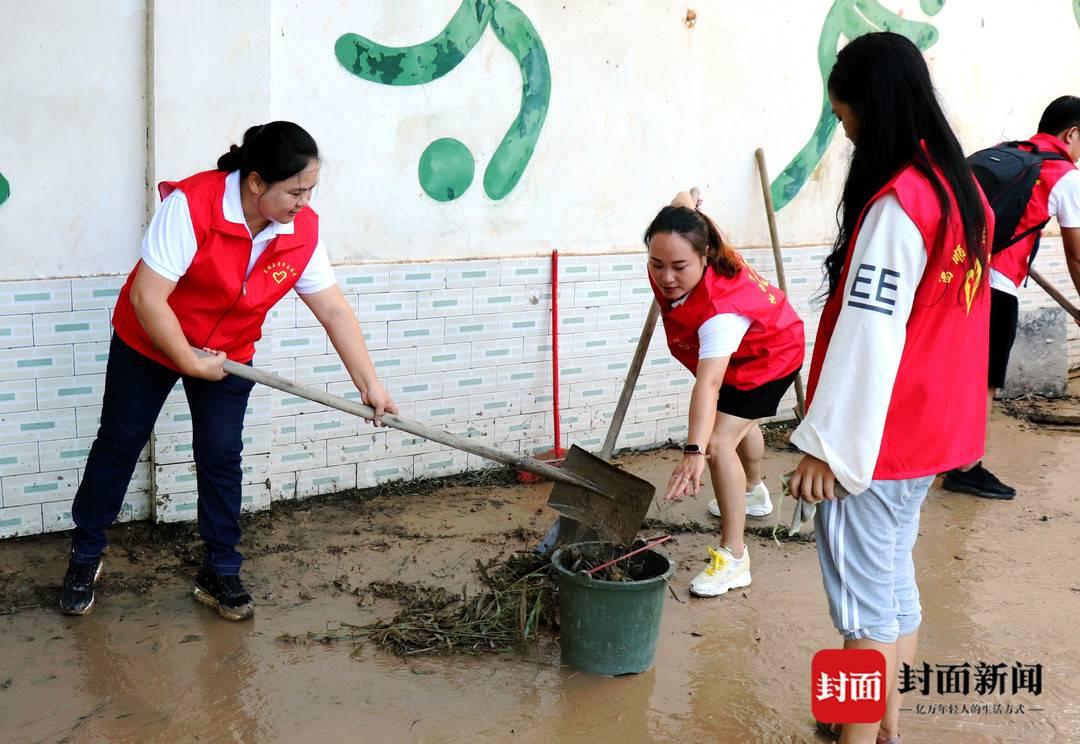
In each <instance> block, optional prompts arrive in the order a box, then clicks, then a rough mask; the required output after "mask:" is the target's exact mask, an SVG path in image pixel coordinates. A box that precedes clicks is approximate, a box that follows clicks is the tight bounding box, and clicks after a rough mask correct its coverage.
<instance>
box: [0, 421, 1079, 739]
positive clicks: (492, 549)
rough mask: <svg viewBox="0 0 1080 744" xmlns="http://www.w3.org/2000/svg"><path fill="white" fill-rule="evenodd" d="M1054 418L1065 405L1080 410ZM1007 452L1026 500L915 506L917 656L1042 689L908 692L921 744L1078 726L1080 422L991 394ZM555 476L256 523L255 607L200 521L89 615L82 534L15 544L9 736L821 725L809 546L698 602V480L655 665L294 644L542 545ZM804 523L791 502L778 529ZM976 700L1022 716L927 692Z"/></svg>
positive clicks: (785, 551)
mask: <svg viewBox="0 0 1080 744" xmlns="http://www.w3.org/2000/svg"><path fill="white" fill-rule="evenodd" d="M1055 410H1057V411H1058V412H1060V413H1062V414H1063V415H1071V414H1072V413H1077V412H1080V405H1078V404H1077V402H1076V401H1073V402H1072V403H1069V404H1064V405H1063V404H1058V405H1057V407H1056V408H1055ZM1014 411H1015V409H1014ZM771 444H772V447H771V449H770V452H769V453H768V455H767V458H766V473H767V481H766V482H767V483H768V484H769V485H770V487H771V488H773V489H774V492H775V491H779V487H778V482H779V475H780V474H781V473H783V472H786V471H787V470H790V469H791V467H792V466H793V465H794V463H795V462H796V458H797V455H795V454H794V453H792V452H790V451H785V450H784V449H783V440H782V437H772V438H771ZM990 452H991V455H990V457H989V459H988V464H989V465H990V466H991V467H992V469H993V470H994V471H995V472H997V473H998V474H999V475H1000V476H1001V477H1002V478H1003V479H1004V480H1005V481H1007V482H1010V483H1013V484H1015V485H1016V486H1017V487H1018V488H1019V489H1020V492H1021V494H1020V496H1019V497H1018V498H1017V499H1016V500H1015V501H1012V502H991V501H985V500H982V499H976V498H973V497H968V496H963V495H958V494H953V493H949V492H946V491H943V490H941V489H940V488H939V487H937V486H935V488H934V489H933V490H932V491H931V493H930V496H929V497H928V500H927V504H926V506H925V508H924V510H923V521H922V528H921V537H920V539H919V543H918V545H917V547H916V565H917V568H918V575H919V581H920V586H921V590H922V596H923V604H924V625H923V631H922V646H921V647H920V652H919V656H918V659H919V660H925V661H927V662H928V663H929V664H930V665H931V667H933V666H934V665H938V664H963V663H965V662H967V663H969V664H971V665H975V664H976V663H978V662H986V663H990V664H993V663H1005V664H1008V665H1010V666H1011V665H1013V664H1014V662H1017V661H1019V662H1022V663H1024V664H1041V665H1042V670H1043V671H1042V691H1041V694H1040V695H1038V696H1034V695H1032V694H1031V693H1029V692H1022V693H1020V694H1017V695H1013V694H1012V692H1011V690H1006V694H1005V695H997V696H979V695H977V694H975V692H974V689H973V690H972V692H971V693H970V694H968V695H959V694H953V695H939V694H937V693H936V692H934V693H933V694H931V695H929V696H927V697H923V696H920V695H909V696H908V697H907V705H908V706H909V707H911V708H912V710H909V711H907V712H905V713H904V714H903V715H904V718H903V733H904V736H905V741H906V742H908V744H912V743H917V742H1028V741H1030V742H1048V741H1080V633H1078V632H1077V629H1076V628H1077V618H1078V617H1080V558H1078V557H1077V552H1076V551H1077V545H1080V488H1078V484H1080V478H1078V477H1077V471H1078V469H1080V427H1075V426H1070V425H1069V424H1067V423H1061V422H1057V423H1053V424H1046V425H1042V424H1035V423H1032V422H1031V421H1024V420H1020V419H1016V418H1013V417H1010V416H1007V415H1006V414H1005V413H1004V412H1003V411H1002V410H1000V409H999V410H997V411H995V414H994V417H993V421H992V432H991V437H990ZM676 457H677V453H675V452H672V451H663V450H662V451H657V452H653V453H648V454H639V455H632V456H626V457H623V458H621V459H620V461H619V462H620V464H621V465H623V466H624V467H626V468H627V469H628V470H630V471H632V472H634V473H636V474H638V475H641V476H643V477H645V478H649V479H651V480H652V481H653V482H655V483H656V484H658V485H662V484H664V483H666V481H667V478H668V475H669V474H670V469H671V467H672V464H673V462H674V460H675V458H676ZM548 488H549V486H546V485H543V484H541V485H531V486H520V485H509V486H508V485H505V484H503V485H494V486H492V485H488V486H484V485H457V486H453V487H447V488H442V489H439V490H431V491H427V492H424V493H415V492H409V490H408V489H400V488H391V489H384V490H383V491H382V493H380V494H376V495H374V496H373V495H371V494H366V495H356V494H351V495H347V496H344V497H339V498H330V499H321V500H318V501H308V502H302V503H300V504H294V505H289V506H288V507H286V508H277V509H275V510H273V511H271V512H269V513H266V514H260V515H257V516H253V517H251V518H249V519H248V520H247V522H246V528H245V535H244V542H243V544H242V546H241V547H242V549H243V551H244V552H245V554H246V555H247V558H248V561H247V563H246V564H245V572H246V577H247V580H248V583H249V587H250V588H251V590H252V593H253V595H254V596H255V597H256V598H257V613H256V618H255V620H254V621H253V622H248V623H240V624H233V623H228V622H225V621H222V620H220V619H218V618H217V616H216V615H214V614H213V613H212V612H211V611H210V610H209V609H208V608H206V607H204V606H202V605H199V604H196V603H195V602H194V601H193V600H192V599H191V596H190V589H191V586H192V580H193V577H194V573H195V570H196V567H197V562H198V560H199V557H200V552H199V551H200V545H199V542H198V540H197V539H196V538H195V534H194V531H193V530H192V529H191V528H190V527H189V526H158V527H155V526H151V525H148V524H134V525H124V526H118V527H116V528H114V529H113V530H112V532H111V539H112V548H111V550H110V552H109V554H108V556H107V558H106V566H105V575H104V576H103V578H102V580H101V582H100V584H99V587H100V588H99V593H98V606H97V608H96V609H95V611H94V612H93V613H92V614H91V615H89V616H87V617H85V618H67V617H64V616H62V615H60V614H59V612H58V611H57V610H56V609H55V607H56V597H57V595H56V585H57V583H58V582H59V580H60V578H61V577H62V574H63V572H64V567H65V561H66V544H67V542H66V538H65V536H63V535H46V536H42V537H35V538H28V539H19V540H7V541H3V542H0V613H2V614H0V741H3V742H37V741H44V742H52V741H69V742H99V741H109V742H128V741H130V742H152V741H167V742H172V741H245V742H276V741H283V742H293V741H364V742H543V743H544V744H561V743H562V742H578V741H588V742H599V743H603V742H619V743H620V744H636V743H638V742H642V743H644V742H675V741H687V742H706V741H708V742H757V741H776V742H788V741H807V742H809V741H816V739H815V737H814V735H813V733H812V719H811V716H810V707H809V695H810V693H809V686H810V660H811V657H812V656H813V654H814V652H815V651H817V650H819V649H821V648H826V647H834V646H836V645H838V638H837V636H836V634H835V632H834V631H833V630H832V628H831V626H830V624H829V620H828V613H827V610H826V604H825V599H824V595H823V593H822V589H821V585H820V573H819V569H818V563H817V556H816V551H815V549H814V546H813V545H812V544H808V543H799V542H787V543H783V544H777V543H774V542H773V541H771V540H769V539H768V538H766V537H761V536H751V537H749V538H748V545H749V550H750V552H751V556H752V561H753V577H754V583H753V586H752V587H751V588H748V589H746V590H742V591H738V592H733V593H732V594H729V595H728V596H726V597H723V598H720V599H714V600H697V599H690V598H688V597H687V591H686V587H687V584H688V582H689V580H690V578H691V577H692V576H693V575H694V574H695V573H696V572H697V571H699V570H700V569H701V568H702V567H703V566H704V565H705V563H706V558H707V553H706V546H708V545H709V544H710V542H711V540H712V537H711V535H710V534H709V532H708V529H707V528H708V527H712V526H715V523H714V522H713V521H712V520H711V518H710V517H708V516H707V514H706V513H705V503H706V501H707V499H708V498H710V494H708V492H707V491H704V492H703V493H702V495H701V496H700V497H699V498H698V499H696V500H694V499H690V500H687V501H684V502H683V503H680V504H677V505H674V506H667V507H663V508H657V507H656V505H655V504H654V507H653V513H652V514H651V516H652V517H653V518H654V519H659V520H661V521H663V522H669V523H676V524H681V525H684V526H689V527H693V526H694V525H699V526H698V527H697V528H696V529H698V530H701V531H684V532H680V534H677V536H676V537H675V539H673V540H671V541H670V542H668V543H667V544H666V545H665V546H664V548H665V550H666V551H667V552H668V553H669V554H670V555H671V556H672V557H673V558H674V559H676V560H677V562H678V565H679V569H678V572H677V573H676V576H675V578H674V580H673V582H672V587H673V589H674V594H673V595H670V594H669V596H668V597H667V599H666V605H665V609H664V618H663V625H662V628H661V633H660V639H659V643H658V652H657V662H656V665H655V667H654V668H653V669H651V670H650V671H648V672H646V673H644V674H641V675H637V676H631V677H623V678H602V677H594V676H590V675H587V674H582V673H579V672H576V671H575V670H573V669H571V668H567V667H563V666H561V665H560V663H559V649H558V644H557V643H556V642H555V641H554V639H553V638H552V637H548V636H545V638H544V640H543V641H542V642H541V643H540V644H538V645H537V646H536V647H534V648H532V649H530V651H529V652H528V653H526V654H514V653H508V654H500V655H484V656H476V657H471V656H454V657H449V658H426V657H425V658H406V659H403V658H399V657H395V656H392V655H389V654H387V653H384V652H380V651H378V650H377V649H373V648H370V647H365V648H363V649H361V650H360V651H359V652H357V653H355V654H354V653H352V652H353V650H354V648H353V645H352V644H350V643H334V644H325V645H324V644H318V643H313V644H299V645H297V644H288V643H283V642H281V641H280V640H278V638H279V636H281V635H282V634H294V635H304V634H306V633H307V632H308V631H321V630H324V629H326V628H334V627H337V626H338V624H339V623H342V622H345V623H352V624H363V623H367V622H371V621H374V620H380V619H386V618H389V617H390V616H392V615H393V614H394V613H395V612H396V611H397V610H398V605H397V603H396V602H394V601H393V600H390V599H380V598H375V597H373V596H372V594H371V592H369V591H368V586H369V584H370V583H371V582H373V581H406V582H424V583H434V584H442V585H445V586H446V587H447V588H450V589H454V590H457V589H460V588H461V587H462V586H464V585H471V586H475V584H476V578H475V574H474V573H473V570H472V567H473V566H474V564H475V561H476V560H477V559H481V560H484V561H487V560H495V559H498V558H501V557H505V556H507V555H508V554H509V553H511V552H512V551H515V550H520V549H525V548H528V547H530V546H531V545H533V544H534V543H535V541H536V540H537V539H538V538H539V536H540V535H541V533H542V531H543V530H544V529H545V528H546V527H547V526H548V524H549V523H550V522H551V519H552V513H551V512H549V511H548V510H547V509H546V508H545V507H544V501H545V499H546V495H547V491H548ZM789 514H790V503H788V504H784V508H783V518H784V519H785V521H786V519H787V517H788V515H789ZM776 516H777V515H776V513H774V515H773V516H772V517H769V518H766V519H764V520H758V521H753V520H751V521H752V522H754V523H755V524H757V525H759V526H760V525H761V524H766V525H768V524H772V523H773V521H774V520H775V519H776ZM654 532H655V530H650V534H652V533H654ZM973 684H974V682H973ZM965 702H967V703H988V702H989V703H995V702H997V703H1002V704H1010V703H1011V704H1012V705H1013V706H1014V708H1015V706H1017V705H1018V704H1023V706H1024V711H1023V713H1018V712H1013V713H1012V714H1005V713H999V714H993V713H990V714H973V713H970V712H968V713H963V712H960V711H953V712H949V711H947V710H946V711H945V712H936V711H935V712H926V709H925V706H928V705H934V704H949V703H953V704H958V705H959V704H962V703H965ZM919 706H923V707H922V708H920V709H916V708H917V707H919Z"/></svg>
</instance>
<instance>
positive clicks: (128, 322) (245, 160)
mask: <svg viewBox="0 0 1080 744" xmlns="http://www.w3.org/2000/svg"><path fill="white" fill-rule="evenodd" d="M318 181H319V150H318V147H317V146H316V144H315V140H314V139H312V137H311V135H309V134H308V133H307V132H306V131H304V130H303V129H302V128H301V127H299V126H297V125H296V124H293V123H291V122H286V121H275V122H271V123H269V124H265V125H262V126H256V127H252V128H251V129H249V130H248V131H247V132H245V134H244V140H243V144H242V145H240V146H239V147H237V146H235V145H233V146H232V147H231V148H230V149H229V152H227V153H225V154H224V155H222V156H221V157H220V158H219V159H218V161H217V169H216V170H212V171H206V172H203V173H197V174H196V175H194V176H191V177H189V178H186V179H184V180H183V181H179V182H175V183H163V184H162V185H161V186H160V191H161V194H162V197H163V201H162V203H161V206H160V207H159V208H158V210H157V212H156V213H155V214H154V217H153V219H152V220H151V222H150V226H149V228H148V229H147V231H146V236H145V237H144V239H143V243H142V251H141V256H142V257H141V260H140V261H139V262H138V263H137V264H136V266H135V268H134V269H133V270H132V272H131V274H130V276H128V280H127V283H126V284H125V285H124V287H123V289H122V290H121V291H120V297H119V299H118V300H117V304H116V309H115V311H114V313H113V327H114V334H113V338H112V343H111V345H110V347H109V361H108V365H107V368H106V372H105V394H104V400H103V402H102V410H101V427H100V429H99V430H98V435H97V439H96V440H95V441H94V444H93V446H92V447H91V449H90V455H89V459H88V461H87V463H86V469H85V470H84V472H83V479H82V483H81V484H80V486H79V490H78V492H77V493H76V495H75V501H74V504H73V505H72V508H71V515H72V519H73V520H74V522H75V530H74V536H73V539H72V547H71V558H70V562H69V564H68V570H67V574H66V575H65V576H64V584H63V589H62V591H61V596H60V607H61V609H63V611H64V612H65V613H67V614H69V615H85V614H86V613H87V612H89V611H90V610H91V609H93V606H94V583H95V581H96V580H97V578H98V577H99V576H100V575H101V569H102V553H103V552H104V551H105V548H106V545H107V540H106V537H105V528H106V527H108V526H109V525H110V524H112V522H113V521H114V520H115V519H116V516H117V514H118V513H119V511H120V508H121V506H122V504H123V500H124V493H125V491H126V490H127V485H128V482H129V481H130V480H131V475H132V472H133V471H134V469H135V463H136V461H137V460H138V457H139V453H140V451H141V450H142V449H143V447H144V446H145V445H146V442H147V440H148V438H149V436H150V432H151V430H152V429H153V427H154V422H155V420H156V419H157V416H158V413H159V412H160V411H161V407H162V405H163V404H164V402H165V398H166V397H167V396H168V395H169V392H170V391H171V390H172V388H173V386H174V385H175V384H176V382H177V380H183V383H184V391H185V393H186V394H187V399H188V405H189V407H190V408H191V421H192V426H193V434H192V444H193V449H194V455H195V466H196V471H197V478H198V489H199V501H198V523H199V532H200V534H201V535H202V538H203V541H204V543H205V546H206V557H205V560H204V562H203V565H202V568H201V569H200V570H199V573H198V576H197V577H196V579H195V597H196V599H198V600H199V601H201V602H203V603H205V604H208V605H210V606H212V607H214V608H215V609H216V610H217V611H218V613H219V614H220V615H221V616H222V617H224V618H226V619H228V620H243V619H245V618H248V617H251V615H252V614H253V612H254V606H253V603H252V600H251V596H250V595H249V594H248V592H247V590H246V589H245V588H244V585H243V583H242V582H241V581H240V576H239V574H240V563H241V561H242V560H243V559H242V556H241V555H240V553H239V552H237V550H236V546H237V543H239V541H240V521H239V517H240V498H241V482H242V472H241V468H240V462H241V450H242V448H243V445H242V441H241V434H242V431H243V425H244V412H245V410H246V409H247V401H248V394H249V393H250V391H251V388H252V386H253V383H252V382H249V381H246V380H242V379H240V378H237V377H232V376H228V375H226V374H225V372H224V370H223V365H224V363H225V360H226V359H231V360H233V361H236V362H241V363H247V364H250V363H251V359H252V357H253V356H254V354H255V342H256V341H258V340H259V338H260V337H261V335H262V332H261V328H262V324H263V321H264V320H265V318H266V314H267V312H269V311H270V309H271V308H272V307H273V306H274V304H275V303H276V302H277V301H278V300H280V299H281V298H282V297H284V296H285V294H286V293H287V292H288V291H289V290H290V289H295V290H296V292H297V294H299V295H300V298H301V299H302V300H303V301H304V302H305V304H307V306H308V307H309V308H311V311H312V313H313V314H314V315H315V317H316V318H318V320H319V322H320V323H322V325H323V327H324V328H325V329H326V332H327V334H328V335H329V337H330V340H331V342H333V344H334V348H335V349H337V351H338V353H339V354H340V355H341V358H342V361H343V362H344V364H345V367H346V368H347V369H348V371H349V374H350V375H351V376H352V379H353V381H354V383H355V384H356V387H357V388H358V389H359V390H360V394H361V396H362V398H363V399H364V402H365V403H367V404H368V405H370V406H372V407H373V408H374V409H375V423H376V424H378V423H380V416H381V415H382V414H383V412H386V411H388V412H391V413H395V412H396V408H395V406H394V402H393V401H392V400H391V398H390V395H389V394H388V393H387V392H386V390H385V389H384V388H383V386H382V385H381V384H380V383H379V380H378V378H377V377H376V375H375V369H374V367H373V366H372V363H371V359H370V357H369V356H368V352H367V347H366V346H365V344H364V337H363V335H362V334H361V332H360V326H359V323H358V322H357V320H356V314H355V313H354V312H353V309H352V307H351V306H350V305H349V303H348V302H347V301H346V300H345V297H344V295H342V293H341V290H340V289H339V288H338V285H337V281H336V279H335V277H334V272H333V269H332V268H331V267H330V261H329V258H328V257H327V253H326V248H325V247H324V246H323V245H322V243H321V242H320V240H319V218H318V215H316V214H315V212H314V211H313V210H312V209H311V207H310V206H309V205H308V202H309V201H310V200H311V196H312V192H313V190H314V189H315V186H316V185H317V184H318ZM192 346H195V347H198V348H202V349H203V350H204V351H205V352H208V354H207V355H205V356H200V355H198V354H196V352H195V351H194V350H193V349H192Z"/></svg>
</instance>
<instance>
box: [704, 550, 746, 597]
mask: <svg viewBox="0 0 1080 744" xmlns="http://www.w3.org/2000/svg"><path fill="white" fill-rule="evenodd" d="M709 557H710V558H711V559H712V560H711V561H710V563H709V567H708V568H706V569H705V570H704V571H702V572H701V573H699V574H698V575H697V576H695V577H694V580H693V581H691V582H690V593H691V594H693V595H694V596H695V597H719V596H720V595H721V594H727V591H728V589H739V588H740V587H744V586H750V551H749V550H748V549H747V548H746V547H743V557H742V558H736V557H735V556H733V555H732V554H731V551H729V550H728V549H727V548H720V549H719V550H714V549H712V548H709Z"/></svg>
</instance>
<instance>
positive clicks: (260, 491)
mask: <svg viewBox="0 0 1080 744" xmlns="http://www.w3.org/2000/svg"><path fill="white" fill-rule="evenodd" d="M269 508H270V489H269V488H267V487H266V483H265V482H263V483H248V484H247V485H244V486H241V487H240V511H241V512H244V513H251V512H260V511H264V510H266V509H269Z"/></svg>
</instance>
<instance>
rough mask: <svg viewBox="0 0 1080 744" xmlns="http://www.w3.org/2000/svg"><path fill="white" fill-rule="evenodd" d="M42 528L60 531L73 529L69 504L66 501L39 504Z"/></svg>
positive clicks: (73, 522) (73, 523)
mask: <svg viewBox="0 0 1080 744" xmlns="http://www.w3.org/2000/svg"><path fill="white" fill-rule="evenodd" d="M41 517H42V530H44V531H45V532H61V531H63V530H72V529H75V521H74V520H73V519H72V518H71V504H70V503H68V502H67V501H51V502H49V503H46V504H42V505H41Z"/></svg>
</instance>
